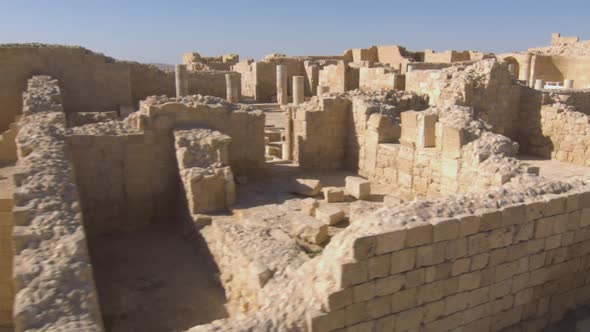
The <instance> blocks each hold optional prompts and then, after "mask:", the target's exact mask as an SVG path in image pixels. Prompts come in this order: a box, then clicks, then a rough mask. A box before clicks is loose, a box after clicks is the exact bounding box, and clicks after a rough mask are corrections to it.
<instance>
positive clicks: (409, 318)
mask: <svg viewBox="0 0 590 332" xmlns="http://www.w3.org/2000/svg"><path fill="white" fill-rule="evenodd" d="M423 316H424V311H423V309H422V307H417V308H414V309H410V310H406V311H403V312H400V313H399V314H398V316H397V318H396V321H395V328H396V331H418V330H419V328H420V322H421V321H422V318H423Z"/></svg>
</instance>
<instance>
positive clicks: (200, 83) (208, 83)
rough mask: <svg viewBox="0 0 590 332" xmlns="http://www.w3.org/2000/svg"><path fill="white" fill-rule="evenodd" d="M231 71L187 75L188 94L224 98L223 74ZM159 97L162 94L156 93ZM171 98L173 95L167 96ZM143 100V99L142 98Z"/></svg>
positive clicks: (196, 72)
mask: <svg viewBox="0 0 590 332" xmlns="http://www.w3.org/2000/svg"><path fill="white" fill-rule="evenodd" d="M228 73H231V71H195V72H189V73H188V94H189V95H197V94H199V95H205V96H214V97H219V98H224V99H225V98H226V97H227V91H226V86H225V83H226V82H225V74H228ZM158 94H159V95H161V94H162V93H158ZM169 96H173V95H169ZM144 98H145V97H144Z"/></svg>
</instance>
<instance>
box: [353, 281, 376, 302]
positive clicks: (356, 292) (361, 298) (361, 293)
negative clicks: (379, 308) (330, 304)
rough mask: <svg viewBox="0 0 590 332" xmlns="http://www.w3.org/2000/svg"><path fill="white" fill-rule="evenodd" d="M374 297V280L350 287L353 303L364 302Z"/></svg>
mask: <svg viewBox="0 0 590 332" xmlns="http://www.w3.org/2000/svg"><path fill="white" fill-rule="evenodd" d="M374 297H375V282H374V281H369V282H367V283H364V284H360V285H356V286H354V287H352V301H353V303H359V302H365V301H369V300H370V299H372V298H374Z"/></svg>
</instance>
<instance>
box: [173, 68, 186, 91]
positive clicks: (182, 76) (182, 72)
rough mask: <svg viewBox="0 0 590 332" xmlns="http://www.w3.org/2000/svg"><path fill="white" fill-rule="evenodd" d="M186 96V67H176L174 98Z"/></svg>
mask: <svg viewBox="0 0 590 332" xmlns="http://www.w3.org/2000/svg"><path fill="white" fill-rule="evenodd" d="M187 94H188V72H187V70H186V65H176V97H184V96H186V95H187Z"/></svg>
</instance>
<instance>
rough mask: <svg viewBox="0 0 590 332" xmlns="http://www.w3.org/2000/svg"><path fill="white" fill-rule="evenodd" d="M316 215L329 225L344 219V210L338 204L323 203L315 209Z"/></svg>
mask: <svg viewBox="0 0 590 332" xmlns="http://www.w3.org/2000/svg"><path fill="white" fill-rule="evenodd" d="M315 217H316V218H317V219H318V220H320V221H322V222H325V223H327V224H328V225H336V224H338V223H340V222H341V221H343V220H344V211H342V210H341V209H340V208H339V207H337V206H333V205H322V206H320V207H319V208H317V209H316V210H315Z"/></svg>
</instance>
